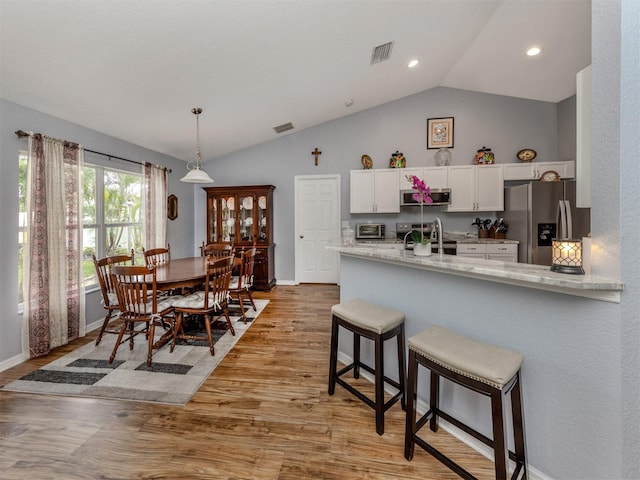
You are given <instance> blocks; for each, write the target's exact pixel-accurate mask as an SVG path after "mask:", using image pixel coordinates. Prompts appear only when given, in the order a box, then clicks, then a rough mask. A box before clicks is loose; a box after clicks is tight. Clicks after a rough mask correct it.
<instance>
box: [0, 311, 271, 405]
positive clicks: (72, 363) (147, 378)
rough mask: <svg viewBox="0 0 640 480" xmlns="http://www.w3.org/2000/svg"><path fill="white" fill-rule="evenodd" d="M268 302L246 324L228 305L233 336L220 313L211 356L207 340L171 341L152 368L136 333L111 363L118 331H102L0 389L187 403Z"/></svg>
mask: <svg viewBox="0 0 640 480" xmlns="http://www.w3.org/2000/svg"><path fill="white" fill-rule="evenodd" d="M268 303H269V301H268V300H256V301H255V304H256V309H257V311H255V312H254V311H253V309H252V308H251V307H249V308H246V309H245V311H246V315H247V323H246V324H245V323H244V322H243V321H242V317H241V316H240V309H239V307H238V306H237V305H236V306H231V307H230V311H229V313H230V316H231V321H232V324H233V327H234V329H235V332H236V334H235V336H234V335H231V332H230V331H228V330H227V329H226V328H227V323H226V320H224V317H222V321H220V320H218V321H216V322H215V323H214V324H213V331H212V333H213V334H214V340H215V344H214V350H215V355H214V356H211V353H210V351H209V345H208V343H207V342H206V341H203V342H202V341H195V342H194V341H192V342H189V341H179V343H178V344H177V345H176V347H175V349H174V351H173V353H170V351H169V350H170V348H169V345H165V346H163V347H162V348H160V349H159V350H154V353H153V362H152V364H151V367H147V363H146V360H147V342H146V341H145V339H144V337H142V336H139V337H137V338H136V341H135V344H134V349H133V350H129V345H128V344H123V345H120V348H118V352H117V354H116V358H115V360H114V361H113V363H111V364H110V363H109V361H108V360H109V356H110V355H111V351H112V350H113V345H114V343H115V339H116V335H105V336H103V337H102V341H101V342H100V345H98V346H97V347H96V346H95V343H94V342H91V343H90V344H87V345H84V346H82V347H80V348H78V349H77V350H75V351H73V352H71V353H68V354H67V355H65V356H64V357H62V358H59V359H58V360H54V361H53V362H51V363H49V364H47V365H45V366H44V367H42V368H39V369H38V370H35V371H33V372H31V373H30V374H28V375H25V376H24V377H22V378H20V379H19V380H16V381H13V382H11V383H9V384H7V385H5V386H4V387H2V390H9V391H13V392H27V393H41V394H52V395H66V396H76V397H95V398H110V399H118V400H135V401H142V402H158V403H167V404H174V405H185V404H186V403H187V402H189V400H190V399H191V397H192V396H193V394H194V393H195V392H197V391H198V389H199V388H200V386H201V385H202V384H203V383H204V381H205V380H206V379H207V377H208V376H209V375H211V372H213V370H214V369H215V368H216V367H217V366H218V364H219V363H220V362H221V361H222V359H223V358H224V357H225V355H226V354H227V353H228V352H229V351H230V350H231V348H233V346H234V345H235V344H236V342H237V341H238V340H239V339H240V338H241V337H242V335H243V334H244V333H245V332H246V331H247V330H248V329H249V327H250V326H251V324H252V322H253V321H254V320H255V319H256V318H257V317H258V315H260V313H261V312H262V310H264V308H265V306H266V305H267V304H268ZM195 328H196V329H197V328H198V326H197V325H196V326H195ZM200 328H202V330H203V331H202V332H196V333H195V334H196V335H198V334H200V333H202V334H204V335H205V336H206V332H204V327H200ZM158 330H159V331H160V332H159V334H160V335H161V334H162V333H163V331H162V329H161V328H156V331H158Z"/></svg>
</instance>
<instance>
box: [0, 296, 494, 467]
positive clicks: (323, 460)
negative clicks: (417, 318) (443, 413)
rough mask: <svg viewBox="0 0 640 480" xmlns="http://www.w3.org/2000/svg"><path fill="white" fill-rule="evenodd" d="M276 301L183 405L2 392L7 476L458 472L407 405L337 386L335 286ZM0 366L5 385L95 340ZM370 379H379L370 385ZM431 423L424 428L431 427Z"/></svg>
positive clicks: (1, 452) (472, 456) (0, 422)
mask: <svg viewBox="0 0 640 480" xmlns="http://www.w3.org/2000/svg"><path fill="white" fill-rule="evenodd" d="M256 297H258V298H268V299H270V300H271V302H270V303H269V305H268V306H267V308H266V309H265V310H264V312H263V313H262V314H261V315H260V317H259V318H258V319H257V320H256V322H255V325H253V326H252V327H251V328H250V329H249V330H248V332H247V333H246V334H245V335H244V336H243V337H242V338H241V339H240V341H239V342H238V343H237V344H236V346H235V347H234V348H233V350H232V351H231V352H230V353H229V354H228V355H227V356H226V357H225V359H224V360H223V361H222V363H221V364H220V365H219V366H218V368H216V370H215V371H214V372H213V374H212V375H211V376H210V377H209V379H208V380H207V381H206V382H205V383H204V385H203V386H202V387H201V388H200V390H199V391H198V392H197V393H196V394H195V395H194V397H193V398H192V400H191V402H190V403H189V404H187V405H186V406H184V407H180V406H166V405H154V404H150V403H138V402H125V401H114V400H96V399H82V398H70V397H68V398H67V397H58V396H45V395H35V394H18V393H10V392H0V478H2V479H39V480H46V479H64V480H69V479H220V480H225V479H336V480H338V479H339V480H350V479H395V478H398V479H423V480H424V479H455V478H458V477H457V476H456V475H455V474H453V473H452V472H451V471H449V470H448V469H447V468H446V467H444V466H443V465H442V464H441V463H439V462H438V461H437V460H435V459H433V458H432V457H431V456H429V455H428V454H427V453H426V452H424V451H423V450H421V449H420V448H419V447H416V452H415V456H414V458H413V460H412V461H411V462H408V461H407V460H405V458H404V456H403V451H404V450H403V449H404V419H405V417H404V412H403V411H402V410H401V407H400V404H396V405H394V406H393V407H392V408H391V409H390V410H389V411H387V413H386V417H385V418H386V426H385V433H384V435H382V436H378V435H377V434H376V431H375V420H374V412H373V410H372V409H370V408H369V407H367V406H365V405H364V404H363V403H362V402H360V401H359V400H357V399H356V398H355V397H353V396H352V395H351V394H349V393H348V392H346V391H345V390H344V389H343V388H341V387H340V386H337V387H336V393H335V395H334V396H329V395H328V394H327V375H328V365H329V340H330V324H331V316H330V313H329V312H330V308H331V305H333V304H334V303H337V302H338V301H339V289H338V287H336V286H334V285H302V286H296V287H289V286H278V287H277V288H275V289H274V290H273V292H271V293H257V294H256ZM94 338H95V332H92V333H91V334H90V335H88V336H87V337H85V338H84V339H81V340H78V341H76V342H74V343H73V344H72V345H68V346H65V347H61V348H59V349H57V350H56V351H55V352H54V353H52V354H51V355H49V356H48V357H46V358H44V359H38V360H32V361H28V362H25V363H24V364H21V365H19V366H17V367H15V368H12V369H10V370H7V371H5V372H0V385H4V384H6V383H7V382H9V381H11V380H13V379H16V378H19V377H21V376H23V375H25V374H26V373H28V372H30V371H31V370H34V369H36V368H38V367H39V366H41V365H44V364H46V363H49V362H50V361H51V360H53V359H54V358H57V357H59V356H62V355H64V354H65V353H67V352H68V351H70V350H73V349H74V348H77V347H78V346H80V345H82V344H85V343H87V342H88V341H93V339H94ZM366 386H367V387H369V385H366ZM425 430H426V429H425ZM436 437H437V438H438V439H440V443H439V445H440V446H441V448H442V449H443V450H444V451H446V452H447V453H449V454H452V453H455V455H452V456H454V458H456V460H458V461H460V462H461V463H462V464H463V465H464V466H465V467H466V468H468V469H469V470H471V471H472V473H474V474H475V475H477V476H478V477H479V478H482V479H484V478H493V465H492V463H491V462H490V461H488V460H487V459H485V458H484V457H482V456H481V455H479V454H477V453H475V452H474V451H473V450H471V449H470V448H468V447H467V446H465V445H463V444H461V443H460V442H458V441H457V440H455V439H453V438H452V437H451V436H449V435H448V434H447V433H446V432H444V431H443V430H440V432H439V433H438V434H437V435H436Z"/></svg>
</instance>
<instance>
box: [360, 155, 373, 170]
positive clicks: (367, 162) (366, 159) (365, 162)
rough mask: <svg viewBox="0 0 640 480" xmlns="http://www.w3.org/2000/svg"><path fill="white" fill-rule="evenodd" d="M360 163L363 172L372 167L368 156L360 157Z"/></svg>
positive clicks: (371, 161)
mask: <svg viewBox="0 0 640 480" xmlns="http://www.w3.org/2000/svg"><path fill="white" fill-rule="evenodd" d="M360 162H361V163H362V168H364V169H365V170H369V169H370V168H372V167H373V160H371V157H370V156H369V155H366V154H365V155H362V157H360Z"/></svg>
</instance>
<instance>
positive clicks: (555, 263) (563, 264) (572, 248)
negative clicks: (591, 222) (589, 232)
mask: <svg viewBox="0 0 640 480" xmlns="http://www.w3.org/2000/svg"><path fill="white" fill-rule="evenodd" d="M551 271H552V272H558V273H570V274H574V275H584V269H583V268H582V240H575V239H568V238H562V239H553V240H552V241H551Z"/></svg>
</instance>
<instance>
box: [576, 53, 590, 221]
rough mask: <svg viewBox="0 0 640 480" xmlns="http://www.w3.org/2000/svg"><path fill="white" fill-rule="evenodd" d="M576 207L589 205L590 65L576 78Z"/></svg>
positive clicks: (588, 206) (587, 206)
mask: <svg viewBox="0 0 640 480" xmlns="http://www.w3.org/2000/svg"><path fill="white" fill-rule="evenodd" d="M576 82H577V85H576V207H582V208H590V207H591V65H589V66H588V67H587V68H585V69H584V70H580V71H579V72H578V75H577V78H576Z"/></svg>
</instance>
